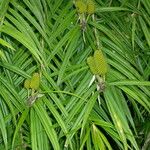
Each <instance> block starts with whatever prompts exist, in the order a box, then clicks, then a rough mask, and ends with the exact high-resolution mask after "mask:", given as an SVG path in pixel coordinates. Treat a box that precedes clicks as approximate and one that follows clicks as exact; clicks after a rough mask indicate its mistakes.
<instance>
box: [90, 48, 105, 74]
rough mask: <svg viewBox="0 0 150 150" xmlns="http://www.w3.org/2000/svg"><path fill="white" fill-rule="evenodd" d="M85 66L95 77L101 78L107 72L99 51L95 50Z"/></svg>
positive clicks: (103, 58) (102, 56)
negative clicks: (99, 76)
mask: <svg viewBox="0 0 150 150" xmlns="http://www.w3.org/2000/svg"><path fill="white" fill-rule="evenodd" d="M87 64H88V65H89V67H90V70H91V72H92V73H93V74H95V75H102V76H103V75H105V74H106V73H107V71H108V66H107V62H106V59H105V57H104V55H103V53H102V51H101V50H96V51H95V52H94V56H93V57H92V56H90V57H88V59H87Z"/></svg>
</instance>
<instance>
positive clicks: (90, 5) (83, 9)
mask: <svg viewBox="0 0 150 150" xmlns="http://www.w3.org/2000/svg"><path fill="white" fill-rule="evenodd" d="M75 6H76V8H77V12H78V13H80V14H82V13H87V14H93V13H94V12H95V5H94V2H93V1H92V0H87V1H84V0H77V1H76V2H75Z"/></svg>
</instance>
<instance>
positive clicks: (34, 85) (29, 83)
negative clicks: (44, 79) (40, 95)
mask: <svg viewBox="0 0 150 150" xmlns="http://www.w3.org/2000/svg"><path fill="white" fill-rule="evenodd" d="M39 86H40V75H39V73H34V74H33V75H32V78H31V80H30V79H26V80H25V82H24V87H25V88H26V89H29V88H31V89H34V90H38V88H39Z"/></svg>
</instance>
